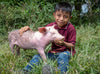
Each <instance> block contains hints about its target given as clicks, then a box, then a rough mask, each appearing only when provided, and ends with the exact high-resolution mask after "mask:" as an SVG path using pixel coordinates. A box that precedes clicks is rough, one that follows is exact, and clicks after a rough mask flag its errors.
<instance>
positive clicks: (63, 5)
mask: <svg viewBox="0 0 100 74" xmlns="http://www.w3.org/2000/svg"><path fill="white" fill-rule="evenodd" d="M58 10H61V11H62V12H63V11H66V12H69V13H70V15H71V13H72V6H71V5H70V4H69V3H66V2H60V3H58V4H56V6H55V12H56V11H58Z"/></svg>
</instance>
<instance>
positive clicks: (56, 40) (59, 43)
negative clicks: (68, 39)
mask: <svg viewBox="0 0 100 74" xmlns="http://www.w3.org/2000/svg"><path fill="white" fill-rule="evenodd" d="M54 42H55V44H57V45H64V40H58V39H55V40H54Z"/></svg>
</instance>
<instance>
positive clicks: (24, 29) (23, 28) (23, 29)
mask: <svg viewBox="0 0 100 74" xmlns="http://www.w3.org/2000/svg"><path fill="white" fill-rule="evenodd" d="M27 30H30V31H32V30H31V29H30V27H29V26H25V27H22V28H21V29H19V34H20V36H22V34H23V33H24V32H25V31H27Z"/></svg>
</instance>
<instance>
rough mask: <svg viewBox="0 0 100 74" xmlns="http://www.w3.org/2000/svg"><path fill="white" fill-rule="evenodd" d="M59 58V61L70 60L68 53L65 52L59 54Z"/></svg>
mask: <svg viewBox="0 0 100 74" xmlns="http://www.w3.org/2000/svg"><path fill="white" fill-rule="evenodd" d="M59 58H61V59H70V52H69V51H66V52H62V53H60V54H59Z"/></svg>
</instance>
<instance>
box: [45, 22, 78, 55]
mask: <svg viewBox="0 0 100 74" xmlns="http://www.w3.org/2000/svg"><path fill="white" fill-rule="evenodd" d="M52 25H55V29H57V30H58V32H59V33H60V34H61V35H63V36H64V37H65V40H64V41H66V42H68V43H72V44H74V45H75V43H76V30H75V28H74V26H73V25H72V24H71V23H68V24H66V25H64V26H63V27H61V28H59V27H58V26H57V23H56V22H53V23H50V24H48V25H46V26H52ZM67 50H68V51H70V52H72V55H74V54H75V53H76V51H75V49H72V50H70V49H68V48H67V47H65V46H62V45H57V44H55V43H54V42H52V50H50V51H49V53H59V52H64V51H67Z"/></svg>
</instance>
